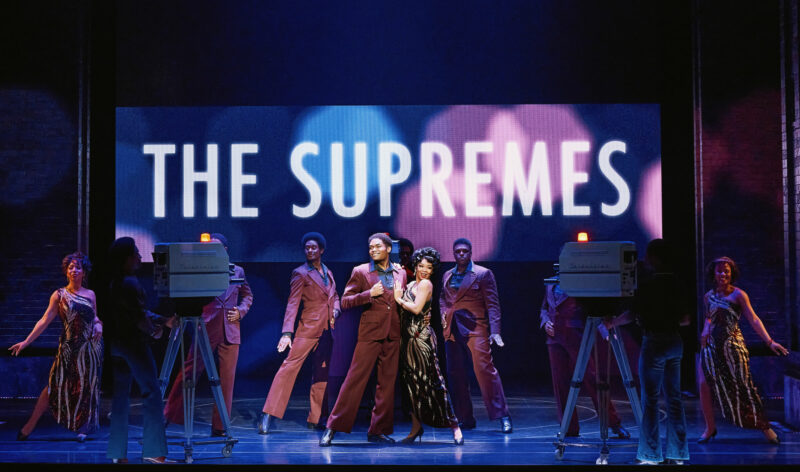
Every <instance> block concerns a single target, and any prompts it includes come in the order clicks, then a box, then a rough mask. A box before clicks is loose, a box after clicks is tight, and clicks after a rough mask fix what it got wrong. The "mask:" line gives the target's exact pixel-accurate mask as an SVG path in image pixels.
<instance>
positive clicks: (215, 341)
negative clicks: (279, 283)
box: [164, 233, 253, 437]
mask: <svg viewBox="0 0 800 472" xmlns="http://www.w3.org/2000/svg"><path fill="white" fill-rule="evenodd" d="M210 236H211V241H212V242H218V243H221V244H222V245H223V246H224V247H225V251H228V239H227V238H226V237H225V236H224V235H222V234H220V233H211V235H210ZM233 273H234V277H235V278H237V279H242V280H244V282H242V283H241V284H230V285H229V286H228V289H227V290H226V291H225V293H223V294H222V295H220V296H218V297H215V298H214V301H212V302H211V303H209V304H208V305H206V306H204V307H203V312H202V314H201V315H202V318H203V322H204V323H205V324H206V331H207V332H208V341H209V344H210V346H211V351H212V352H213V353H215V354H216V357H217V359H218V366H219V369H218V371H219V383H220V387H221V389H222V397H223V398H224V399H225V407H226V408H227V410H228V418H230V416H231V408H232V406H233V384H234V381H235V379H236V364H237V362H238V360H239V343H240V342H241V335H240V325H239V323H240V321H241V320H242V318H244V316H245V315H246V314H247V312H248V311H250V307H251V306H252V304H253V291H252V290H250V285H249V284H248V283H247V280H246V279H245V275H244V269H242V268H241V267H239V266H238V265H234V266H233ZM196 347H197V345H196V343H192V347H191V348H190V349H189V353H188V354H187V356H186V360H185V361H184V364H183V373H182V374H178V376H177V377H176V378H175V382H174V383H173V384H172V390H170V392H169V395H168V397H167V406H166V407H164V418H166V420H167V421H168V422H170V423H174V424H183V378H184V376H185V377H186V378H191V376H192V369H194V368H195V367H194V357H195V356H194V350H195V349H196ZM197 360H198V363H197V368H196V369H197V370H196V374H197V375H200V374H201V373H202V372H203V370H204V369H205V365H204V364H203V359H202V357H198V359H197ZM225 434H226V431H225V429H224V426H223V425H222V418H221V417H220V416H219V411H218V410H217V405H216V404H215V405H214V409H213V413H212V415H211V436H217V437H220V436H225Z"/></svg>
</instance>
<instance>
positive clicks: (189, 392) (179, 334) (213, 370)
mask: <svg viewBox="0 0 800 472" xmlns="http://www.w3.org/2000/svg"><path fill="white" fill-rule="evenodd" d="M190 331H191V332H193V333H194V340H195V349H193V350H192V360H193V364H192V377H191V378H188V379H187V378H186V373H185V372H183V369H181V371H182V372H183V373H182V375H183V427H184V432H183V441H180V442H171V443H169V444H175V445H179V446H183V451H184V457H185V458H186V463H187V464H191V463H192V462H193V459H192V451H193V444H224V446H223V447H222V455H223V457H230V455H231V454H232V453H233V445H234V444H236V443H237V442H238V440H236V439H234V438H233V437H232V436H231V422H230V418H229V417H228V408H227V406H225V399H224V398H223V397H222V388H221V387H220V382H219V375H218V374H217V367H216V365H215V364H214V355H213V353H212V352H211V343H210V342H209V340H208V332H207V331H206V324H205V322H204V321H203V319H202V318H201V317H200V316H181V317H180V325H179V326H178V329H173V330H172V332H171V333H170V336H169V345H168V346H167V353H166V356H165V357H164V364H163V365H162V366H161V375H160V376H159V377H158V380H159V383H160V385H161V397H162V398H163V397H164V394H165V393H166V391H167V384H168V383H169V376H170V373H171V372H172V366H173V364H174V363H175V358H176V357H177V355H178V350H179V349H180V351H181V366H183V364H184V361H185V353H184V350H185V349H184V344H185V341H184V334H185V333H187V332H190ZM197 351H200V355H201V356H202V357H203V364H205V367H206V374H207V375H208V381H209V383H210V384H211V392H212V393H213V394H214V403H215V404H216V406H217V411H219V416H220V418H221V419H222V425H223V426H224V427H225V438H224V439H218V440H209V441H192V435H193V434H194V433H193V430H194V402H195V400H194V393H195V392H194V389H195V383H196V381H197Z"/></svg>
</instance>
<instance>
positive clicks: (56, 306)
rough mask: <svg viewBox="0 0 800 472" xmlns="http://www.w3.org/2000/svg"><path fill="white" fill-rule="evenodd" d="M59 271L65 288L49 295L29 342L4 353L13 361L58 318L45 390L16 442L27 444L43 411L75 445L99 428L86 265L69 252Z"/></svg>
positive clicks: (98, 346)
mask: <svg viewBox="0 0 800 472" xmlns="http://www.w3.org/2000/svg"><path fill="white" fill-rule="evenodd" d="M61 270H62V271H63V272H64V275H66V276H67V286H66V287H62V288H59V289H58V290H56V291H55V292H53V294H52V295H51V296H50V304H49V305H48V306H47V310H46V311H45V312H44V315H43V316H42V318H41V319H40V320H39V321H38V322H36V325H35V326H34V327H33V330H32V331H31V332H30V334H29V335H28V337H27V338H25V340H24V341H22V342H19V343H17V344H14V345H13V346H11V347H10V348H9V351H11V355H13V356H18V355H19V353H20V352H22V350H23V349H25V348H26V347H28V346H29V345H30V344H31V343H32V342H33V341H35V340H36V338H38V337H39V335H40V334H42V333H43V332H44V330H45V329H46V328H47V327H48V326H49V325H50V323H51V322H52V321H53V320H54V319H55V318H56V316H58V317H59V318H61V322H62V323H63V324H64V329H63V330H62V331H61V337H60V338H59V342H58V351H56V358H55V360H54V361H53V367H52V368H51V369H50V377H49V380H48V384H47V387H45V388H44V390H42V393H41V394H40V395H39V399H38V400H37V401H36V406H34V408H33V413H31V417H30V418H29V419H28V422H27V423H25V425H24V426H23V427H22V428H21V429H20V430H19V432H18V433H17V441H25V440H26V439H28V436H30V434H31V433H32V432H33V430H34V428H36V423H38V422H39V418H41V417H42V415H43V414H44V412H45V410H47V407H48V406H49V407H50V411H52V412H53V415H54V416H55V418H56V421H57V422H58V423H59V424H61V425H64V427H66V428H67V429H69V430H70V431H75V432H76V433H78V436H77V439H78V441H80V442H83V441H84V440H85V439H86V435H87V433H91V432H94V431H96V430H97V428H98V411H99V409H100V379H99V375H100V371H101V369H102V364H103V342H102V340H101V338H102V335H103V323H101V322H100V319H99V318H98V317H97V299H96V298H95V294H94V292H93V291H91V290H89V289H88V288H86V287H84V286H83V282H84V280H85V279H86V276H87V274H88V273H89V271H90V270H91V263H90V262H89V258H88V257H86V256H84V255H83V254H82V253H81V252H74V253H72V254H70V255H68V256H66V257H65V258H64V260H63V261H62V262H61Z"/></svg>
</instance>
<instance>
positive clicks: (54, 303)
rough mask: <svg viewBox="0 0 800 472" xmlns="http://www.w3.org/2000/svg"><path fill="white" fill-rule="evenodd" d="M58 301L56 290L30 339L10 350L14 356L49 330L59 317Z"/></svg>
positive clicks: (29, 336)
mask: <svg viewBox="0 0 800 472" xmlns="http://www.w3.org/2000/svg"><path fill="white" fill-rule="evenodd" d="M58 299H59V296H58V290H56V291H55V292H53V294H52V295H50V303H49V304H48V305H47V310H45V312H44V315H42V317H41V318H39V321H37V322H36V325H35V326H34V327H33V329H32V330H31V332H30V334H28V337H27V338H25V340H24V341H22V342H18V343H17V344H14V345H13V346H11V347H10V348H8V350H9V351H11V355H12V356H18V355H19V353H20V352H21V351H22V350H23V349H25V348H26V347H28V346H30V345H31V343H32V342H34V341H35V340H36V338H38V337H39V335H40V334H42V333H43V332H44V330H45V329H47V327H48V326H49V325H50V323H51V322H52V321H53V319H55V317H56V315H58ZM95 319H96V317H95Z"/></svg>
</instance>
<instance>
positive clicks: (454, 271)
mask: <svg viewBox="0 0 800 472" xmlns="http://www.w3.org/2000/svg"><path fill="white" fill-rule="evenodd" d="M467 272H475V271H474V270H472V261H469V264H467V270H465V271H464V272H459V271H458V266H455V268H454V270H453V273H454V274H459V275H462V274H466V273H467Z"/></svg>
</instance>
